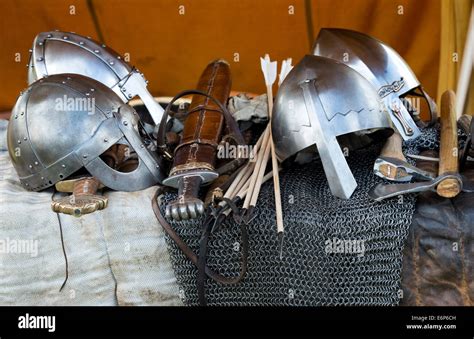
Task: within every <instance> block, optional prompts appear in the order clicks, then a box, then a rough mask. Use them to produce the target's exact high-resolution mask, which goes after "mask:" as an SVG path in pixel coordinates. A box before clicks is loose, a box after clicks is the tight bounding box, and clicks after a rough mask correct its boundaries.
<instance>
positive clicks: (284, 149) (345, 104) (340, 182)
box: [271, 55, 392, 199]
mask: <svg viewBox="0 0 474 339" xmlns="http://www.w3.org/2000/svg"><path fill="white" fill-rule="evenodd" d="M384 109H385V107H384V105H383V104H382V102H381V99H380V98H379V96H378V95H377V92H376V90H375V89H374V87H373V86H372V85H371V84H370V82H369V81H367V80H366V79H365V78H364V77H363V76H361V75H360V74H359V73H357V72H356V71H354V70H353V69H352V68H350V67H348V66H346V65H344V64H343V63H340V62H337V61H335V60H333V59H328V58H323V57H319V56H313V55H306V56H305V57H304V58H303V59H302V60H301V61H300V62H299V63H298V65H296V66H295V67H294V68H293V70H292V71H291V72H290V73H289V74H288V75H287V77H286V78H285V80H284V81H283V83H282V84H281V87H280V89H279V90H278V93H277V96H276V98H275V103H274V107H273V114H272V119H271V121H272V134H273V140H274V142H275V150H276V153H277V157H278V158H279V159H280V160H282V161H283V160H285V159H287V158H288V157H290V156H291V155H293V154H295V153H297V152H299V151H301V150H303V149H305V148H307V147H309V146H312V145H314V144H316V147H317V149H318V153H319V156H320V158H321V161H322V164H323V167H324V172H325V173H326V178H327V179H328V182H329V187H330V189H331V192H332V194H333V195H335V196H337V197H339V198H343V199H348V198H350V196H351V195H352V193H353V192H354V190H355V188H356V187H357V183H356V181H355V179H354V176H353V175H352V173H351V170H350V168H349V166H348V165H347V162H346V159H345V157H344V154H343V152H342V150H341V147H340V145H339V144H338V142H337V139H336V137H337V136H339V135H343V134H347V133H351V132H356V131H362V130H367V129H378V128H392V125H391V122H390V118H389V116H388V113H387V112H386V111H385V110H384Z"/></svg>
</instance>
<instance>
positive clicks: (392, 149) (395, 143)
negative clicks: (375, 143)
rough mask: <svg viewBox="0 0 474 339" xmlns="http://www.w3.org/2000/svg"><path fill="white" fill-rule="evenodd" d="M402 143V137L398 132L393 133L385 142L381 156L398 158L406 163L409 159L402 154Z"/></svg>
mask: <svg viewBox="0 0 474 339" xmlns="http://www.w3.org/2000/svg"><path fill="white" fill-rule="evenodd" d="M402 142H403V140H402V136H401V135H400V134H399V133H398V132H395V133H393V134H392V136H391V137H390V138H388V139H387V141H386V142H385V145H384V146H383V148H382V151H381V152H380V155H381V156H384V157H390V158H396V159H399V160H401V161H405V162H406V161H407V159H406V158H405V156H404V155H403V152H402Z"/></svg>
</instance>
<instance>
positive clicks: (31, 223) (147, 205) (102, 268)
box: [0, 120, 182, 306]
mask: <svg viewBox="0 0 474 339" xmlns="http://www.w3.org/2000/svg"><path fill="white" fill-rule="evenodd" d="M6 126H7V122H6V121H5V120H0V215H1V218H0V305H1V306H4V305H182V302H181V300H180V298H179V288H178V285H177V282H176V278H175V275H174V272H173V269H172V267H171V262H170V257H169V254H168V251H167V246H166V243H165V238H164V237H165V235H164V232H163V230H162V228H161V226H160V225H159V224H158V222H157V220H156V218H155V216H154V214H153V211H152V208H151V198H152V196H153V194H154V192H155V190H156V188H154V187H151V188H149V189H147V190H144V191H140V192H134V193H125V192H108V193H107V196H108V198H109V206H108V207H107V208H106V209H105V210H103V211H100V212H97V213H93V214H90V215H85V216H82V217H80V218H75V217H72V216H68V215H61V216H60V220H61V224H62V229H63V234H64V244H65V248H66V253H67V258H68V262H69V279H68V281H67V283H66V285H65V287H64V289H63V290H62V291H61V292H59V288H60V287H61V284H62V283H63V280H64V277H65V261H64V256H63V251H62V245H61V239H60V232H59V222H58V218H57V215H56V214H55V213H53V212H52V211H51V208H50V204H51V195H52V190H47V191H44V192H27V191H25V190H24V189H23V188H22V187H21V185H20V184H19V181H18V177H17V174H16V172H15V170H14V168H13V166H12V164H11V162H10V159H9V156H8V152H7V150H6ZM56 195H57V196H59V194H56ZM20 244H23V246H19V245H20Z"/></svg>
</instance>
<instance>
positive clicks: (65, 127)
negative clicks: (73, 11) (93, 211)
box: [7, 74, 163, 191]
mask: <svg viewBox="0 0 474 339" xmlns="http://www.w3.org/2000/svg"><path fill="white" fill-rule="evenodd" d="M138 122H139V120H138V115H137V113H136V112H135V110H134V109H133V108H131V107H130V106H129V105H127V104H124V103H123V102H122V100H120V98H119V97H118V96H117V95H116V94H115V93H114V92H113V91H112V90H111V89H110V88H108V87H107V86H105V85H103V84H102V83H100V82H97V81H95V80H93V79H90V78H87V77H84V76H81V75H77V74H59V75H53V76H49V77H47V78H44V79H41V80H38V81H37V82H35V83H33V84H32V85H31V86H30V87H29V88H28V89H27V90H26V91H24V92H23V93H22V94H20V97H19V98H18V100H17V102H16V104H15V107H14V108H13V111H12V115H11V118H10V123H9V126H8V132H7V136H8V150H9V154H10V157H11V159H12V162H13V166H14V167H15V169H16V171H17V173H18V176H19V178H20V182H21V183H22V184H23V186H24V187H25V188H26V189H28V190H31V191H39V190H42V189H45V188H47V187H50V186H52V185H54V184H55V183H56V182H58V181H61V180H63V179H65V178H67V177H68V176H70V175H71V174H73V173H74V172H76V171H77V170H79V169H81V168H82V167H85V168H86V169H87V170H88V171H89V172H90V173H91V174H92V175H93V176H95V177H96V178H97V179H98V180H99V181H101V182H102V183H103V184H104V185H105V186H108V187H110V188H112V189H115V190H122V191H135V190H140V189H144V188H146V187H149V186H151V185H153V184H155V183H158V182H161V180H162V178H163V174H162V172H161V166H160V160H159V159H158V158H157V157H156V156H155V154H154V153H152V152H150V151H149V150H148V149H147V148H146V147H145V145H144V140H143V139H142V138H141V136H140V134H139V130H138ZM114 144H123V145H127V146H128V147H130V148H131V149H133V150H134V151H135V152H136V154H137V157H138V161H139V164H138V166H137V167H136V168H135V170H133V171H131V172H126V173H125V172H119V171H116V170H115V169H112V168H111V167H109V166H108V165H107V164H106V163H105V162H104V161H103V160H102V159H101V158H100V155H101V154H102V153H103V152H105V151H106V150H107V149H109V148H110V147H111V146H112V145H114Z"/></svg>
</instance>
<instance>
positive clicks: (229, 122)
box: [157, 90, 245, 150]
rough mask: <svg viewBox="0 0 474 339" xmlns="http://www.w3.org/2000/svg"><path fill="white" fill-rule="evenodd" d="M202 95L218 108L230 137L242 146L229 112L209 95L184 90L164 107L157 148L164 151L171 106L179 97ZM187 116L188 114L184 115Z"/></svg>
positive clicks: (240, 136) (239, 134)
mask: <svg viewBox="0 0 474 339" xmlns="http://www.w3.org/2000/svg"><path fill="white" fill-rule="evenodd" d="M191 94H193V95H202V96H205V97H207V98H209V99H210V100H212V101H213V102H214V103H215V104H216V105H217V106H218V107H219V109H220V110H219V112H220V113H221V114H223V115H224V119H225V122H226V124H227V127H228V128H229V131H230V133H231V134H232V137H233V138H234V139H235V140H236V141H237V142H238V143H239V145H244V144H245V141H244V137H243V136H242V133H241V132H240V129H239V126H238V125H237V122H236V121H235V119H234V118H233V117H232V115H231V114H230V112H229V111H228V110H227V108H226V107H225V106H224V105H223V104H222V103H221V102H220V101H219V100H217V99H215V98H214V97H212V96H211V95H209V94H207V93H205V92H202V91H198V90H186V91H182V92H180V93H178V94H177V95H176V96H175V97H174V98H173V99H172V100H171V101H170V103H169V104H168V106H166V109H165V113H164V114H163V118H162V119H161V123H160V127H159V129H158V136H157V144H158V148H160V149H162V150H165V149H166V128H165V127H166V119H167V118H168V115H169V113H170V111H171V107H172V106H173V104H174V103H175V102H176V100H178V99H180V98H181V97H184V96H187V95H191ZM186 114H188V113H186Z"/></svg>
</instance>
